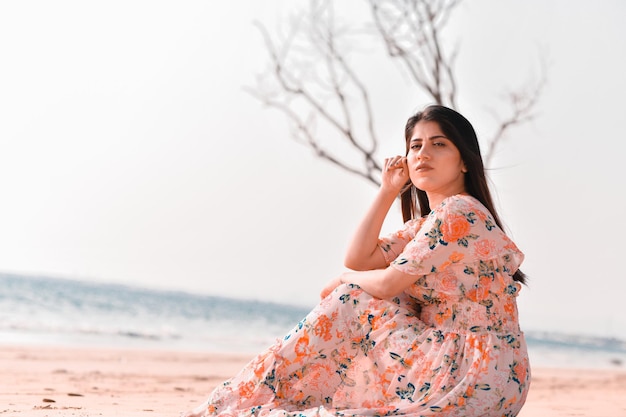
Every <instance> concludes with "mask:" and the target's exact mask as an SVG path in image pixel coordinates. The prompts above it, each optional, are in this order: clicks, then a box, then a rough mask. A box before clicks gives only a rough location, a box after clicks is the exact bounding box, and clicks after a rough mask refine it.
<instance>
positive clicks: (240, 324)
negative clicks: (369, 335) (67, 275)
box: [0, 273, 626, 369]
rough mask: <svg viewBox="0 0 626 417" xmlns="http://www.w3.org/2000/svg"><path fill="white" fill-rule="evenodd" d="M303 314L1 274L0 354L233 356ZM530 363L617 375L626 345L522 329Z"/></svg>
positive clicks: (265, 342) (252, 349)
mask: <svg viewBox="0 0 626 417" xmlns="http://www.w3.org/2000/svg"><path fill="white" fill-rule="evenodd" d="M311 307H312V306H310V307H303V306H294V305H288V304H279V303H272V302H265V301H258V300H243V299H235V298H226V297H218V296H210V295H197V294H191V293H186V292H181V291H164V290H155V289H148V288H140V287H133V286H126V285H119V284H103V283H95V282H87V281H77V280H68V279H59V278H52V277H38V276H22V275H15V274H2V273H0V349H2V346H7V345H40V346H80V347H106V348H124V349H128V348H131V349H132V348H137V349H161V350H170V351H171V350H177V351H196V352H197V351H202V352H237V353H242V354H249V355H254V354H255V353H260V352H261V351H263V350H264V349H266V348H267V347H269V346H270V345H271V344H273V343H274V342H275V341H276V340H277V339H280V338H282V337H283V336H284V335H285V334H286V333H287V332H289V331H290V330H291V328H292V327H293V326H295V325H297V323H298V322H299V321H300V320H301V319H302V318H303V317H304V316H305V315H306V314H307V313H308V312H309V309H310V308H311ZM525 335H526V340H527V344H528V350H529V355H530V359H531V364H532V365H533V366H541V367H558V368H576V369H578V368H624V367H626V341H624V340H620V339H618V338H611V337H595V336H588V335H576V334H563V333H559V332H545V331H533V330H532V329H525Z"/></svg>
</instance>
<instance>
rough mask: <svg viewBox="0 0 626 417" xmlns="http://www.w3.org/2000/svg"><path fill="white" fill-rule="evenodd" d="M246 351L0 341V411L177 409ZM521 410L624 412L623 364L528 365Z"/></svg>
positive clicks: (127, 414) (530, 416)
mask: <svg viewBox="0 0 626 417" xmlns="http://www.w3.org/2000/svg"><path fill="white" fill-rule="evenodd" d="M249 359H251V356H250V355H242V354H232V355H231V354H224V353H196V352H169V351H158V350H119V349H86V348H60V347H39V346H0V369H1V372H2V376H1V378H0V415H2V416H33V417H57V416H63V417H69V416H72V417H85V416H105V417H106V416H124V417H134V416H149V417H150V416H153V417H161V416H163V417H165V416H169V417H176V416H178V415H179V413H180V412H181V411H183V410H187V409H190V408H193V407H194V406H196V405H197V404H198V403H199V402H201V401H202V400H203V399H204V398H205V396H206V395H207V394H208V392H209V391H210V390H211V389H212V388H213V387H214V386H215V385H216V384H218V383H219V382H221V381H223V380H225V379H227V378H228V377H230V376H232V375H233V374H234V373H235V372H237V371H238V370H239V369H240V368H241V367H242V366H243V365H245V363H246V362H247V361H248V360H249ZM520 416H521V417H534V416H593V417H618V416H619V417H623V416H626V369H624V368H623V367H622V368H618V367H616V368H615V369H607V370H575V369H548V368H542V369H534V370H533V382H532V388H531V391H530V395H529V398H528V401H527V402H526V405H525V407H524V409H523V410H522V412H521V413H520Z"/></svg>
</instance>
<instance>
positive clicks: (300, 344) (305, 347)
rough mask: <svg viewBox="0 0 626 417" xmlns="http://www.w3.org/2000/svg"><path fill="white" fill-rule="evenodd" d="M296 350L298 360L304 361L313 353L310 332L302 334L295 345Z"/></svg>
mask: <svg viewBox="0 0 626 417" xmlns="http://www.w3.org/2000/svg"><path fill="white" fill-rule="evenodd" d="M294 352H295V354H296V362H302V361H303V360H306V358H307V357H308V356H309V355H311V353H312V352H311V347H310V346H309V334H308V333H307V332H306V331H305V332H304V334H303V335H302V336H300V338H299V339H298V341H297V342H296V345H295V346H294Z"/></svg>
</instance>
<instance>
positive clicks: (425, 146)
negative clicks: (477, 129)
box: [407, 121, 467, 207]
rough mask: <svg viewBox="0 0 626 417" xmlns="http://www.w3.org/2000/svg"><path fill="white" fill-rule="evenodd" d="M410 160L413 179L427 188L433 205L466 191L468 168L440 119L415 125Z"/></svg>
mask: <svg viewBox="0 0 626 417" xmlns="http://www.w3.org/2000/svg"><path fill="white" fill-rule="evenodd" d="M407 164H408V167H409V178H410V179H411V182H412V183H413V185H415V186H416V187H417V188H418V189H420V190H422V191H425V192H426V194H427V195H428V199H429V200H430V201H431V207H433V205H432V204H433V203H435V204H436V203H437V201H441V200H442V199H443V198H446V197H449V196H451V195H455V194H459V193H462V192H464V191H465V176H464V173H465V172H466V171H467V170H466V168H465V164H464V163H463V160H462V159H461V153H460V152H459V149H458V148H457V147H456V146H455V145H454V143H452V141H451V140H450V139H448V138H447V137H446V136H445V135H444V134H443V132H442V131H441V128H440V127H439V123H437V122H433V121H420V122H418V123H417V124H416V125H415V127H414V128H413V132H412V134H411V136H410V138H409V153H408V154H407ZM433 200H434V201H433Z"/></svg>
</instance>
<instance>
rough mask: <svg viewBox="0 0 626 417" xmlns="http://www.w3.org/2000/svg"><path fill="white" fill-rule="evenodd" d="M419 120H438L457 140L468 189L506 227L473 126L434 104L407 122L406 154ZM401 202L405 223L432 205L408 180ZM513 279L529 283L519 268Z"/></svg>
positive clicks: (428, 209)
mask: <svg viewBox="0 0 626 417" xmlns="http://www.w3.org/2000/svg"><path fill="white" fill-rule="evenodd" d="M420 121H428V122H436V123H437V124H438V125H439V127H440V128H441V131H442V132H443V134H444V135H446V137H447V138H448V139H450V140H451V141H452V143H454V145H455V146H456V147H457V148H458V150H459V152H460V153H461V159H462V160H463V163H464V164H465V168H466V169H467V172H466V173H465V191H467V193H468V194H470V195H471V196H472V197H474V198H476V199H477V200H478V201H480V202H481V203H482V204H483V205H484V206H485V207H486V208H487V210H489V212H490V213H491V215H492V216H493V219H494V220H495V222H496V224H497V225H498V226H499V227H500V228H501V229H503V227H502V222H501V221H500V217H499V216H498V213H497V212H496V208H495V206H494V205H493V199H492V198H491V192H490V191H489V186H488V185H487V178H486V177H485V166H484V164H483V159H482V157H481V155H480V146H479V145H478V137H477V136H476V131H474V127H472V124H471V123H470V122H469V120H467V119H466V118H465V117H463V115H461V114H460V113H458V112H456V111H454V110H452V109H450V108H448V107H444V106H440V105H432V106H428V107H426V108H425V109H424V110H422V111H420V112H418V113H416V114H415V115H413V116H411V117H410V118H409V120H407V122H406V127H405V129H404V136H405V140H406V155H408V153H409V149H410V141H411V136H412V134H413V129H414V128H415V125H416V124H417V123H419V122H420ZM400 200H401V203H402V217H403V219H404V221H405V222H407V221H409V220H410V219H414V218H416V217H418V210H419V217H421V216H426V215H427V214H428V213H430V210H431V207H430V204H429V202H428V196H427V195H426V192H424V191H422V190H420V189H418V188H417V187H415V185H413V183H411V181H410V180H409V181H408V182H407V184H406V186H405V188H404V189H403V191H402V192H401V194H400ZM513 279H514V280H516V281H519V282H521V283H524V284H525V283H526V275H525V274H524V273H523V272H522V271H520V270H517V272H515V274H514V275H513Z"/></svg>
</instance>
